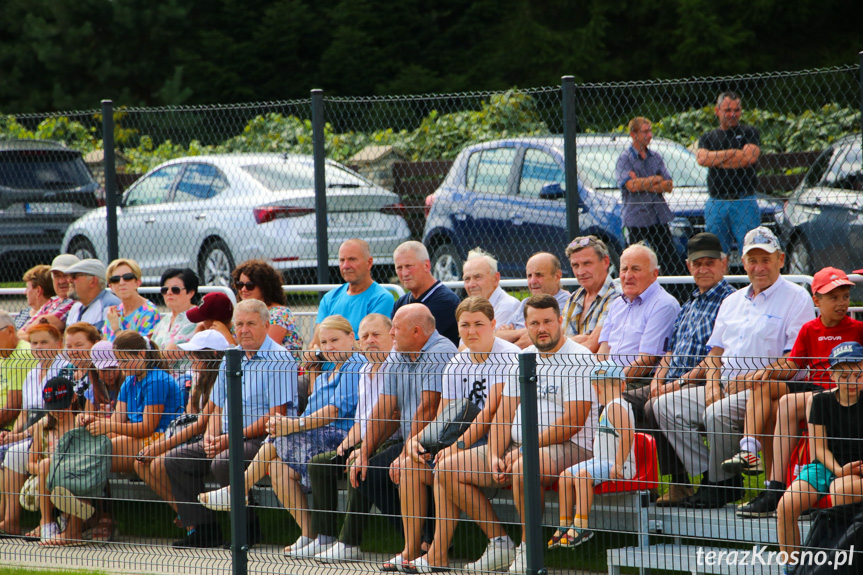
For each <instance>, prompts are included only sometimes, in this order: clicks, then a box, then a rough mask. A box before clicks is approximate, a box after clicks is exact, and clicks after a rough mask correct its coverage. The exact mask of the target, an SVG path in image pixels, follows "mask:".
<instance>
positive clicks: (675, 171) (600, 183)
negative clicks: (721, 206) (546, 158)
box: [576, 143, 707, 191]
mask: <svg viewBox="0 0 863 575" xmlns="http://www.w3.org/2000/svg"><path fill="white" fill-rule="evenodd" d="M628 148H629V144H628V143H627V144H626V145H625V146H623V145H604V144H595V145H594V144H592V145H585V146H579V147H578V152H577V155H576V161H577V162H578V175H579V178H580V179H581V181H582V182H583V183H584V184H585V185H587V186H590V187H592V188H594V189H603V188H608V189H614V190H615V191H617V180H615V177H614V170H615V167H616V166H617V160H618V158H620V155H621V154H622V153H623V152H624V151H626V150H627V149H628ZM650 149H652V150H653V151H655V152H657V153H659V154H660V155H661V156H662V160H663V161H664V162H665V167H666V168H667V169H668V173H669V174H670V175H671V179H672V181H673V182H674V187H676V188H684V187H693V188H704V187H706V186H707V168H705V167H703V166H699V165H698V162H697V161H696V160H695V154H693V153H692V152H690V151H689V150H687V149H686V148H684V147H682V146H675V145H668V144H665V143H654V144H653V145H652V146H651V147H650Z"/></svg>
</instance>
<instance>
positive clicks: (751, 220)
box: [704, 195, 761, 254]
mask: <svg viewBox="0 0 863 575" xmlns="http://www.w3.org/2000/svg"><path fill="white" fill-rule="evenodd" d="M760 225H761V211H760V210H759V208H758V202H757V201H756V199H755V196H754V195H752V196H746V197H745V198H740V199H738V200H718V199H716V198H708V199H707V203H706V204H705V206H704V226H705V231H708V232H710V233H711V234H716V236H717V237H718V238H719V241H720V242H721V243H722V251H723V252H725V253H726V254H727V253H730V251H731V244H732V242H734V241H736V242H737V249H738V250H742V249H743V238H744V237H745V236H746V232H748V231H749V230H753V229H755V228H757V227H758V226H760Z"/></svg>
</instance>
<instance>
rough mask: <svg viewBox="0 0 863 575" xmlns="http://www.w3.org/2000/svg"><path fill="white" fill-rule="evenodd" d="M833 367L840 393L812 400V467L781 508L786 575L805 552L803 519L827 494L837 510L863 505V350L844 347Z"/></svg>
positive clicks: (834, 357) (803, 473) (849, 345)
mask: <svg viewBox="0 0 863 575" xmlns="http://www.w3.org/2000/svg"><path fill="white" fill-rule="evenodd" d="M829 362H830V377H831V379H832V380H833V381H834V382H835V383H836V389H834V390H831V391H828V392H824V393H820V394H815V395H813V396H811V398H810V399H809V415H808V420H809V441H810V445H811V446H812V458H813V461H812V463H810V464H808V465H806V466H804V467H803V469H801V470H800V474H799V475H798V476H797V480H796V481H794V483H792V484H791V485H790V486H789V487H788V489H787V490H786V491H785V493H784V495H782V498H781V499H780V500H779V506H778V508H777V520H776V522H777V527H778V530H779V533H778V539H779V549H780V551H784V552H785V553H787V554H788V555H787V556H788V557H790V560H789V563H788V565H786V567H785V568H786V573H787V572H788V569H789V568H793V565H794V563H796V562H797V561H796V558H797V556H798V555H799V552H800V532H799V528H798V526H797V520H798V518H799V517H800V514H801V513H803V512H804V511H806V510H807V509H809V508H811V507H813V506H814V505H815V504H816V503H817V502H818V500H819V499H820V498H821V497H823V496H824V495H826V494H828V493H829V494H830V498H831V502H832V504H833V505H847V504H850V503H857V502H859V501H861V500H863V402H861V401H860V390H861V388H863V346H861V345H860V344H859V343H858V342H856V341H853V342H848V343H842V344H839V345H837V346H836V347H835V348H833V351H832V352H831V353H830V357H829ZM780 556H781V555H780Z"/></svg>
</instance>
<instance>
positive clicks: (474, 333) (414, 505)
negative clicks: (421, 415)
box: [399, 296, 521, 573]
mask: <svg viewBox="0 0 863 575" xmlns="http://www.w3.org/2000/svg"><path fill="white" fill-rule="evenodd" d="M455 313H456V321H458V328H459V335H460V336H461V340H462V342H464V345H465V346H466V348H465V350H464V351H462V352H460V353H459V354H457V355H456V356H454V357H453V358H452V359H451V360H450V361H449V363H448V364H447V365H446V367H445V368H444V374H443V381H442V391H441V401H440V405H439V407H438V413H437V415H438V417H440V416H441V414H442V413H443V412H444V408H445V407H446V406H447V405H448V404H449V403H450V402H452V401H460V400H468V401H470V402H471V403H472V404H473V405H474V406H476V407H477V408H478V409H479V410H480V412H479V414H478V415H477V416H476V418H475V419H474V420H473V423H471V425H470V426H469V427H468V428H467V429H466V430H465V431H464V432H463V433H462V434H461V435H460V436H459V437H458V438H457V439H456V441H454V442H453V443H452V444H451V445H449V446H447V447H445V448H443V449H441V450H440V451H438V452H436V453H430V452H428V451H427V450H426V448H425V447H424V446H423V445H421V444H420V442H419V438H420V436H418V435H414V436H413V438H412V439H411V440H410V445H408V446H407V448H406V449H407V452H408V454H409V455H410V458H409V459H407V460H405V462H404V464H403V466H402V470H401V481H400V482H399V497H400V499H401V504H402V523H403V524H404V532H405V548H404V550H403V551H402V552H401V556H402V557H403V558H414V560H413V563H412V564H411V565H412V566H413V568H414V569H416V570H417V571H419V572H421V573H422V572H427V571H430V570H433V569H435V568H438V567H445V566H446V565H447V563H448V559H447V549H448V548H449V545H450V543H451V541H452V538H453V534H454V533H455V528H456V525H457V524H458V519H459V514H460V511H461V509H462V507H461V506H460V505H459V504H462V505H463V504H464V502H463V501H460V500H459V498H460V494H452V493H447V488H446V487H445V486H444V485H443V483H446V482H447V481H448V478H447V477H446V476H448V475H450V473H449V472H448V470H449V469H450V466H451V467H453V468H456V469H459V468H462V466H463V465H465V464H466V463H467V464H468V465H469V460H470V457H471V455H473V456H478V455H477V454H478V453H479V452H478V451H475V450H473V449H472V448H473V447H479V448H481V447H485V446H487V443H488V437H487V436H488V432H489V429H490V428H491V422H492V420H493V419H494V416H495V413H496V412H497V409H498V406H499V405H500V400H501V397H503V388H504V387H505V385H506V384H514V383H515V382H516V381H517V378H518V364H517V360H518V355H517V354H518V353H519V352H520V351H521V350H520V349H519V347H518V346H517V345H515V344H512V343H509V342H508V341H505V340H502V339H500V338H498V337H495V336H494V328H495V319H494V308H493V307H492V305H491V303H490V302H489V301H488V300H487V299H485V298H482V297H477V296H472V297H469V298H467V299H465V300H464V301H463V302H461V303H460V304H459V306H458V308H456V312H455ZM468 454H471V455H468ZM433 470H434V473H433ZM431 485H433V486H434V509H435V529H434V539H433V541H432V544H431V546H430V547H429V549H428V553H427V555H426V556H425V557H420V556H419V555H420V553H421V552H420V538H421V530H422V526H423V521H424V519H425V517H424V511H425V509H426V508H427V506H426V498H427V495H428V494H427V491H428V487H429V486H431ZM481 525H483V524H481ZM486 535H488V537H489V539H494V538H495V537H503V539H502V540H501V545H502V546H507V547H509V548H510V549H512V550H513V551H514V550H515V545H514V544H513V542H512V540H510V539H509V537H508V536H506V533H505V532H503V529H502V527H501V526H500V525H496V526H495V527H493V528H490V529H488V530H487V531H486Z"/></svg>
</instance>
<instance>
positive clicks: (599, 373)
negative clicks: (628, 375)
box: [590, 359, 625, 381]
mask: <svg viewBox="0 0 863 575" xmlns="http://www.w3.org/2000/svg"><path fill="white" fill-rule="evenodd" d="M603 379H620V380H623V379H625V376H624V374H623V366H621V365H618V364H616V363H615V362H613V361H611V360H610V359H606V360H605V361H600V362H599V363H597V364H596V365H594V366H593V369H592V370H590V381H601V380H603Z"/></svg>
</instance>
